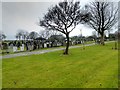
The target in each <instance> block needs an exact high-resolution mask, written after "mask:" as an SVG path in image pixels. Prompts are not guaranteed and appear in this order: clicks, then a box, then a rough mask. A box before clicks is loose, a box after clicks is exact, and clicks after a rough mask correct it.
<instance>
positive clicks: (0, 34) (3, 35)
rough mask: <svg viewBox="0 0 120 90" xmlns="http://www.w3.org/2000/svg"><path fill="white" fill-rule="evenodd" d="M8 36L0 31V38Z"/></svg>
mask: <svg viewBox="0 0 120 90" xmlns="http://www.w3.org/2000/svg"><path fill="white" fill-rule="evenodd" d="M5 38H6V35H5V34H4V33H3V32H1V31H0V40H3V39H5Z"/></svg>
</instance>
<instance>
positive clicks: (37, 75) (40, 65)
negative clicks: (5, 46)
mask: <svg viewBox="0 0 120 90" xmlns="http://www.w3.org/2000/svg"><path fill="white" fill-rule="evenodd" d="M112 47H114V42H112V43H107V44H106V45H105V46H101V45H93V46H87V47H85V49H83V48H82V47H80V48H72V49H70V50H69V55H63V54H62V53H63V50H61V51H55V52H49V53H45V54H40V55H30V56H20V57H15V58H8V59H2V87H3V88H118V50H113V49H112Z"/></svg>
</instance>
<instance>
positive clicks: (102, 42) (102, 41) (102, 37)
mask: <svg viewBox="0 0 120 90" xmlns="http://www.w3.org/2000/svg"><path fill="white" fill-rule="evenodd" d="M100 42H101V44H102V45H105V43H104V33H102V34H101V40H100Z"/></svg>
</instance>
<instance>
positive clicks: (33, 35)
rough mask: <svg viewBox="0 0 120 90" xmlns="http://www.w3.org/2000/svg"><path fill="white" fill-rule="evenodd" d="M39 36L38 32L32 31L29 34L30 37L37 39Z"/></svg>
mask: <svg viewBox="0 0 120 90" xmlns="http://www.w3.org/2000/svg"><path fill="white" fill-rule="evenodd" d="M37 37H38V33H37V32H34V31H33V32H30V34H29V38H30V39H36V38H37Z"/></svg>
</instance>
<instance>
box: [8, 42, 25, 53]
mask: <svg viewBox="0 0 120 90" xmlns="http://www.w3.org/2000/svg"><path fill="white" fill-rule="evenodd" d="M24 48H25V47H24V44H22V46H20V50H18V47H17V46H13V52H18V51H24V50H25V49H24ZM10 51H11V48H10Z"/></svg>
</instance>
